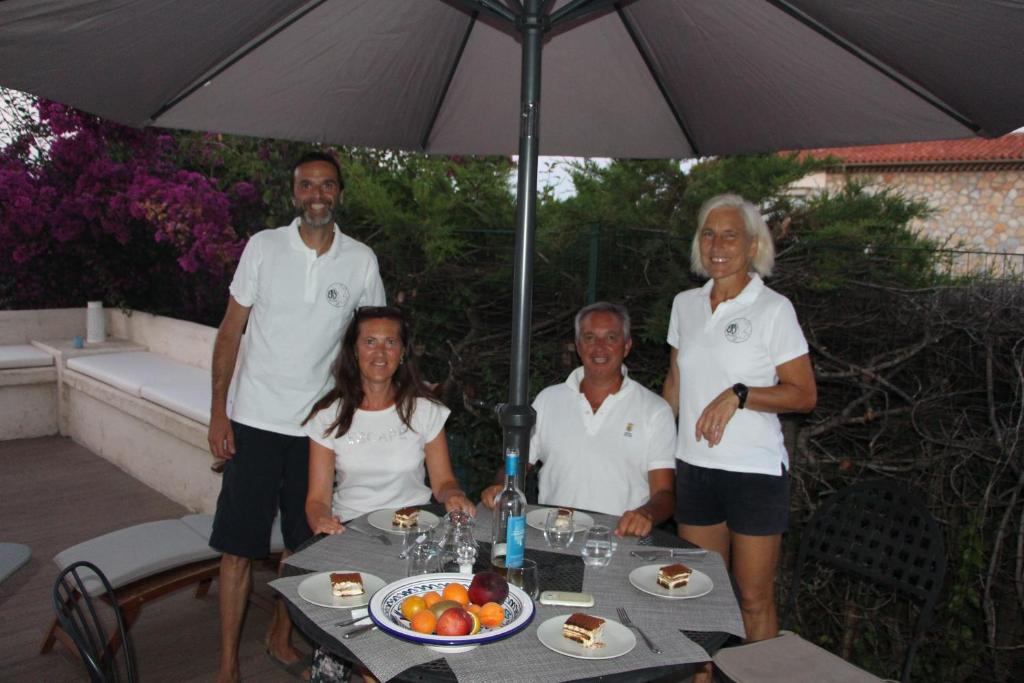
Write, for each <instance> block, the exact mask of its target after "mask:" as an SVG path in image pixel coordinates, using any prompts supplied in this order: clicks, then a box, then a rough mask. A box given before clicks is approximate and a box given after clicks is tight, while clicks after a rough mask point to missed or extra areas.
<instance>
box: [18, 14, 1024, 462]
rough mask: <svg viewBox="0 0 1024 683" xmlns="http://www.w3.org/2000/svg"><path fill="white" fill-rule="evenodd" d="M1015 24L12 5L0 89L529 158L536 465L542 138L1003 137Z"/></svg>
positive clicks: (524, 234) (669, 153) (1011, 100)
mask: <svg viewBox="0 0 1024 683" xmlns="http://www.w3.org/2000/svg"><path fill="white" fill-rule="evenodd" d="M1022 35H1024V4H1022V2H1019V1H1017V0H973V1H972V2H958V1H956V0H714V1H711V0H632V1H630V0H621V1H619V2H614V1H612V0H329V1H328V0H218V2H207V1H206V0H176V1H175V0H93V1H91V2H83V1H75V0H7V1H6V2H3V3H0V84H3V85H4V86H6V87H10V88H15V89H18V90H23V91H26V92H30V93H34V94H37V95H41V96H43V97H47V98H50V99H53V100H57V101H60V102H64V103H67V104H70V105H73V106H75V107H78V108H80V109H83V110H85V111H89V112H92V113H95V114H99V115H101V116H103V117H106V118H108V119H111V120H114V121H118V122H121V123H125V124H129V125H134V126H145V125H155V126H165V127H170V128H186V129H195V130H210V131H219V132H226V133H237V134H243V135H254V136H261V137H276V138H287V139H300V140H310V141H321V142H331V143H336V144H344V145H358V146H372V147H381V148H394V149H408V150H421V151H426V152H434V153H443V154H449V153H450V154H454V153H459V154H512V153H518V154H519V182H518V208H517V215H516V255H515V275H514V283H513V287H514V290H513V294H514V296H513V299H514V302H513V331H512V369H511V377H510V387H509V403H508V405H507V406H506V408H505V410H504V411H503V414H502V423H503V424H504V426H505V428H506V445H512V446H516V447H518V448H519V449H520V452H521V453H522V454H523V458H522V460H523V461H525V460H526V459H527V458H526V455H527V453H528V441H529V430H530V427H531V426H532V422H533V418H532V413H531V411H530V409H529V406H528V404H527V399H528V389H529V387H528V383H527V369H528V368H527V365H528V361H529V325H530V310H531V283H532V270H531V268H532V258H531V257H532V251H533V231H534V215H535V199H536V182H537V155H538V153H539V152H543V153H545V154H558V155H580V156H611V157H671V158H684V157H694V156H707V155H721V154H741V153H750V152H760V151H769V150H776V149H797V148H801V147H824V146H845V145H853V144H872V143H882V142H897V141H911V140H922V139H938V138H956V137H968V136H972V135H987V136H995V135H1001V134H1003V133H1005V132H1008V131H1010V130H1012V129H1013V128H1015V127H1017V126H1019V125H1021V124H1022V123H1024V79H1022V78H1021V74H1022V73H1024V50H1022V49H1021V44H1020V42H1021V36H1022ZM542 53H543V59H542V56H541V55H542ZM542 63H543V84H542V81H541V73H542V69H541V64H542ZM517 84H518V87H516V86H517Z"/></svg>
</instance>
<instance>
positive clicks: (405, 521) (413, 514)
mask: <svg viewBox="0 0 1024 683" xmlns="http://www.w3.org/2000/svg"><path fill="white" fill-rule="evenodd" d="M419 520H420V510H419V508H414V507H405V508H398V509H397V510H395V514H394V516H393V517H392V518H391V524H392V525H393V526H396V527H398V528H399V529H409V528H411V527H414V526H416V525H417V524H418V523H419Z"/></svg>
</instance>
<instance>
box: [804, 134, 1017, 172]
mask: <svg viewBox="0 0 1024 683" xmlns="http://www.w3.org/2000/svg"><path fill="white" fill-rule="evenodd" d="M805 155H810V156H813V157H815V158H816V159H824V158H825V157H828V156H834V157H839V158H840V159H842V160H843V161H844V162H845V163H847V164H851V165H871V166H884V165H888V164H908V163H913V164H916V163H946V164H948V163H956V162H968V163H971V162H979V161H1019V160H1024V133H1010V134H1009V135H1004V136H1002V137H999V138H992V139H985V138H968V139H966V140H934V141H931V142H908V143H904V144H899V145H867V146H865V147H822V148H818V149H805V150H802V151H800V152H799V156H801V157H803V156H805Z"/></svg>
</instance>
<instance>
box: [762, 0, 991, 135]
mask: <svg viewBox="0 0 1024 683" xmlns="http://www.w3.org/2000/svg"><path fill="white" fill-rule="evenodd" d="M765 2H767V3H768V4H769V5H772V6H773V7H775V8H776V9H778V10H779V11H781V12H785V13H786V14H788V15H789V16H790V17H792V18H793V19H796V20H797V21H799V22H800V23H801V24H803V25H804V26H806V27H807V28H809V29H811V30H812V31H814V32H815V33H817V34H818V35H820V36H821V37H822V38H824V39H825V40H827V41H829V42H830V43H832V44H833V45H836V46H837V47H839V48H841V49H843V50H845V51H846V52H848V53H849V54H851V55H853V56H854V57H856V58H857V59H859V60H860V61H862V62H863V63H864V64H866V65H868V66H870V67H871V68H873V69H874V70H875V71H877V72H879V73H880V74H882V75H883V76H885V77H886V78H888V79H889V80H892V81H895V82H896V83H897V84H898V85H899V86H900V87H902V88H903V89H905V90H908V91H909V92H911V93H912V94H914V95H916V96H917V97H918V98H920V99H922V100H924V101H925V102H927V103H928V104H930V105H931V106H933V107H935V108H936V109H938V110H939V111H941V112H942V113H943V114H945V115H946V116H949V117H950V118H952V119H954V120H955V121H957V122H958V123H960V124H961V125H963V126H964V127H966V128H968V129H970V130H971V131H973V132H975V133H978V132H980V131H981V126H979V125H978V124H977V123H975V122H974V121H972V120H971V119H970V118H968V117H967V116H965V115H963V114H961V113H960V112H958V111H957V110H955V109H953V107H951V106H950V105H948V104H946V103H945V102H943V101H942V100H941V99H940V98H938V97H936V96H935V95H933V94H932V93H930V92H928V91H927V90H925V89H924V88H923V87H921V86H920V85H918V84H916V83H914V82H913V81H912V80H911V79H909V78H907V77H906V76H904V75H903V74H901V73H899V72H897V71H895V70H893V69H892V68H890V67H889V66H887V65H886V64H884V63H882V62H881V61H879V60H878V59H876V58H875V57H873V56H872V55H871V54H870V53H868V52H866V51H865V50H862V49H861V48H859V47H857V46H856V45H854V44H853V43H851V42H850V41H849V40H847V39H846V38H843V37H842V36H840V35H839V34H837V33H835V32H834V31H832V30H831V29H829V28H828V27H826V26H825V25H824V24H822V23H821V22H819V21H818V20H816V19H814V18H813V17H811V16H810V15H808V14H807V13H805V12H803V11H802V10H799V9H797V8H795V7H793V6H792V5H791V4H790V3H789V2H788V1H787V0H765Z"/></svg>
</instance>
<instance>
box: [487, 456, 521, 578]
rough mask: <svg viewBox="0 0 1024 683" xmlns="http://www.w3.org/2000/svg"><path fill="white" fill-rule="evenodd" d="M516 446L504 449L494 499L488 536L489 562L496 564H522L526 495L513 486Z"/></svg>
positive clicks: (518, 565) (509, 565) (516, 461)
mask: <svg viewBox="0 0 1024 683" xmlns="http://www.w3.org/2000/svg"><path fill="white" fill-rule="evenodd" d="M518 468H519V449H517V448H509V449H508V450H506V451H505V488H504V489H502V491H501V493H500V494H498V498H497V500H496V501H495V503H494V533H493V534H492V536H491V564H493V565H495V566H496V567H500V566H504V567H506V568H515V567H522V566H523V544H524V542H525V540H526V496H524V495H523V492H522V491H520V490H519V489H518V488H517V487H516V470H517V469H518Z"/></svg>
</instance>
